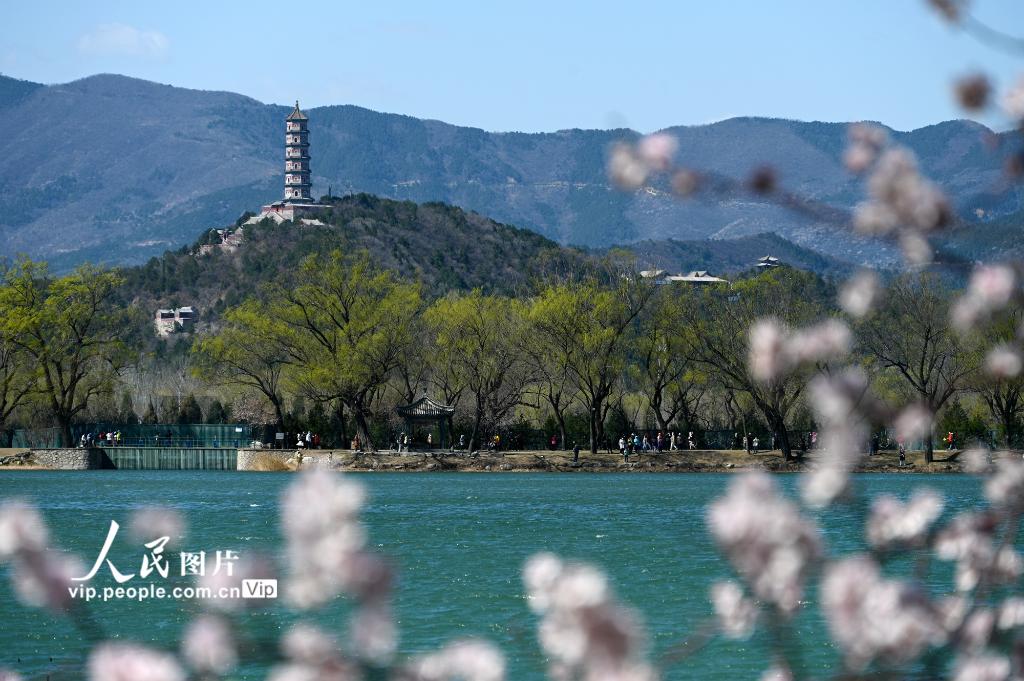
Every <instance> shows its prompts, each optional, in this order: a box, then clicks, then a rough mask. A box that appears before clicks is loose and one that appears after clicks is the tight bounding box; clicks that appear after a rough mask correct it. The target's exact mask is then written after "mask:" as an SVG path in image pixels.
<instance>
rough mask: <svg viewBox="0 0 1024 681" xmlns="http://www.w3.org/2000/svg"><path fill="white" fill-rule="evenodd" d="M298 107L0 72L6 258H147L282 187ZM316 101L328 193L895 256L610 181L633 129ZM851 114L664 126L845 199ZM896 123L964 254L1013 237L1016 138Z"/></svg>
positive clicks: (609, 237) (650, 238) (757, 202)
mask: <svg viewBox="0 0 1024 681" xmlns="http://www.w3.org/2000/svg"><path fill="white" fill-rule="evenodd" d="M288 110H289V109H288V107H282V106H274V105H267V104H262V103H260V102H257V101H256V100H253V99H250V98H248V97H244V96H242V95H237V94H232V93H228V92H206V91H198V90H188V89H183V88H176V87H171V86H167V85H159V84H156V83H151V82H147V81H143V80H137V79H132V78H127V77H124V76H116V75H98V76H92V77H89V78H85V79H82V80H79V81H75V82H72V83H67V84H62V85H46V86H44V85H39V84H36V83H30V82H26V81H20V80H14V79H11V78H5V77H2V76H0V133H2V134H0V253H6V254H13V253H16V252H25V253H28V254H29V255H32V256H33V257H38V258H46V259H48V260H50V261H51V263H53V264H54V266H55V267H57V268H64V267H68V266H70V265H73V264H75V263H78V262H81V261H84V260H90V261H93V262H109V263H133V262H141V261H143V260H145V259H147V258H149V257H150V256H153V255H158V254H160V253H162V252H163V251H165V250H167V249H173V248H176V247H178V246H181V245H183V244H187V243H190V242H192V241H193V240H194V239H195V238H196V236H197V235H198V234H199V233H200V232H202V231H203V230H204V229H207V228H209V227H212V226H218V225H224V224H228V223H231V222H233V221H234V220H235V218H237V217H238V215H239V214H240V213H242V212H243V211H244V210H253V209H258V207H259V206H260V205H261V204H263V203H266V202H269V201H272V200H276V199H278V198H280V196H281V185H282V173H283V160H282V156H283V153H282V152H283V132H284V117H285V115H286V114H287V113H288ZM307 113H308V114H309V117H310V129H311V131H312V132H311V143H312V168H313V180H314V194H315V195H321V194H326V193H327V190H328V188H329V187H330V188H331V189H332V190H333V193H334V194H335V195H339V194H344V193H349V192H369V193H372V194H376V195H379V196H383V197H388V198H394V199H409V200H413V201H417V202H426V201H443V202H447V203H451V204H455V205H458V206H461V207H463V208H466V209H468V210H472V211H476V212H478V213H480V214H482V215H485V216H487V217H489V218H493V219H495V220H498V221H499V222H502V223H508V224H513V225H516V226H518V227H522V228H527V229H530V230H532V231H535V232H538V233H540V234H542V235H544V236H546V237H548V238H550V239H553V240H554V241H557V242H559V243H561V244H572V245H578V246H584V247H591V248H603V247H607V246H610V245H613V244H640V243H641V242H646V243H643V244H642V245H639V246H638V247H637V248H638V249H639V250H640V251H643V252H649V253H651V256H652V258H656V257H659V256H664V255H665V254H666V253H669V252H676V253H677V256H678V257H679V258H681V259H680V262H682V261H686V262H696V259H695V258H689V260H687V259H686V258H687V257H689V256H688V255H687V253H691V252H693V251H695V250H696V247H695V246H687V247H686V249H687V251H686V253H682V254H680V253H678V249H679V246H678V244H676V245H672V244H668V243H660V242H663V241H666V240H675V241H686V242H694V241H703V240H719V241H720V240H724V239H734V238H736V237H750V236H752V235H761V234H765V233H774V234H776V235H778V236H780V237H782V238H784V239H786V240H788V241H790V242H792V243H794V244H797V245H798V246H800V247H803V248H806V249H810V251H816V252H817V253H820V254H825V255H828V256H832V257H834V258H838V259H839V260H841V261H844V262H846V263H866V264H871V265H885V264H887V263H889V262H891V260H892V257H893V253H892V249H891V248H889V247H888V246H885V245H884V244H878V243H876V242H869V241H863V240H859V239H857V238H854V237H852V236H850V235H849V234H848V232H847V231H846V230H844V229H843V228H842V227H841V226H838V227H837V226H836V225H835V224H829V223H823V222H821V221H820V220H818V219H816V218H815V217H813V216H812V215H809V214H806V213H799V212H793V211H791V210H787V209H784V208H780V207H779V206H777V205H775V204H774V203H772V202H770V201H768V200H767V199H766V198H765V197H763V196H759V195H757V194H752V193H748V192H745V191H737V192H733V193H730V194H715V195H713V196H708V197H703V198H702V197H698V198H694V199H689V200H679V199H676V198H674V197H672V196H671V195H670V194H669V192H667V191H666V190H665V188H664V187H659V186H657V185H655V186H654V187H652V188H650V189H648V190H644V191H640V192H637V193H633V194H626V193H623V192H620V191H617V190H615V189H614V188H613V187H611V186H610V184H609V182H608V179H607V177H606V173H605V161H606V155H607V152H608V149H609V147H610V146H611V145H613V144H614V143H615V142H616V141H619V140H623V139H625V140H632V139H636V138H637V137H638V134H637V133H636V132H634V131H631V130H563V131H559V132H554V133H544V134H525V133H492V132H485V131H483V130H478V129H475V128H463V127H457V126H453V125H448V124H445V123H441V122H438V121H430V120H419V119H416V118H411V117H408V116H400V115H395V114H383V113H377V112H374V111H369V110H366V109H362V108H359V107H355V106H328V107H319V108H314V109H310V110H308V111H307ZM846 127H847V124H844V123H818V122H813V123H803V122H796V121H787V120H773V119H763V118H735V119H730V120H726V121H722V122H720V123H714V124H711V125H703V126H688V127H676V128H670V129H668V132H670V133H672V134H674V135H676V136H677V137H678V139H679V141H680V148H679V159H680V162H682V163H685V164H686V165H687V166H690V167H694V168H697V169H700V170H704V171H712V172H715V173H718V174H720V175H723V176H727V177H731V178H735V179H737V180H740V181H742V180H743V179H744V178H745V177H747V176H748V174H749V173H750V172H751V170H752V169H754V168H756V167H758V166H761V165H764V164H771V165H772V166H773V167H774V168H775V169H776V170H777V173H778V177H779V182H780V186H781V187H782V188H784V189H785V190H787V191H790V192H793V193H795V194H798V195H800V196H802V197H806V198H809V199H813V200H815V201H818V202H822V203H826V204H829V205H831V206H834V207H836V208H837V209H839V210H840V211H848V210H849V209H850V208H851V207H852V206H853V205H854V204H855V203H856V202H857V201H859V200H861V199H862V198H863V188H862V186H861V183H860V182H859V181H858V180H857V179H856V178H854V177H852V176H851V175H850V174H849V173H847V172H846V171H845V170H844V169H843V167H842V164H841V159H840V157H841V154H842V150H843V147H844V145H845V138H846ZM891 134H892V136H893V137H894V138H895V139H896V140H897V141H898V142H900V143H901V144H905V145H907V146H909V147H910V148H911V149H913V150H914V152H915V153H917V155H918V157H919V159H920V161H921V165H922V169H923V171H924V172H925V173H926V174H927V175H928V176H929V177H931V178H932V179H933V180H935V181H936V182H937V183H938V184H939V185H941V186H942V187H943V188H944V189H945V190H946V191H947V193H948V194H949V195H950V196H951V197H953V199H954V202H955V207H956V210H957V212H958V214H960V215H961V216H962V217H963V219H964V220H965V221H968V222H969V223H970V224H969V225H968V232H967V233H968V234H970V235H971V237H970V238H961V239H960V241H958V242H957V244H958V247H959V248H963V249H964V250H965V252H967V253H968V255H970V252H971V248H972V247H973V244H975V243H983V244H985V245H986V248H989V249H991V248H1020V246H1019V242H1020V241H1022V239H1021V238H1020V236H1021V221H1020V219H1019V216H1020V215H1021V189H1020V187H1019V186H1018V185H1016V184H1012V183H1007V182H1006V181H1005V179H1004V178H1003V175H1002V168H1003V166H1004V163H1005V159H1006V157H1007V156H1008V155H1009V154H1010V153H1013V151H1014V148H1015V145H1014V144H1013V143H1012V142H1011V141H1010V140H1008V135H1009V134H1010V133H1002V134H996V133H992V132H991V131H989V130H988V129H986V128H984V127H983V126H981V125H978V124H976V123H971V122H966V121H948V122H945V123H940V124H937V125H933V126H929V127H926V128H921V129H919V130H915V131H912V132H897V131H892V132H891ZM974 223H977V224H974ZM763 238H764V237H760V236H759V237H757V239H763ZM650 242H654V243H650ZM755 242H756V240H755ZM747 243H751V242H750V241H749V240H748V241H747ZM776 244H777V246H778V247H779V249H783V250H784V249H785V248H786V245H785V242H782V241H781V240H780V241H778V242H776ZM709 248H710V247H709ZM714 248H715V249H717V250H716V252H718V253H720V254H721V252H722V247H721V246H715V247H714ZM726 250H728V249H726ZM986 254H988V252H986ZM744 257H745V256H744ZM823 262H824V261H823Z"/></svg>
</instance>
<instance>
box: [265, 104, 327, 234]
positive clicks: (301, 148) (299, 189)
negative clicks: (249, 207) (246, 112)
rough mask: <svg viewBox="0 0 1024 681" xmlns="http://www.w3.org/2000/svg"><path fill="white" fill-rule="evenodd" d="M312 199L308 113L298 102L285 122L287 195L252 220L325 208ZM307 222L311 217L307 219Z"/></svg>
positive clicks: (278, 218) (290, 216)
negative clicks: (303, 110)
mask: <svg viewBox="0 0 1024 681" xmlns="http://www.w3.org/2000/svg"><path fill="white" fill-rule="evenodd" d="M322 208H323V206H321V205H320V204H318V203H316V202H315V201H314V200H313V183H312V182H311V181H310V174H309V117H308V116H307V115H306V114H304V113H302V109H300V108H299V103H298V102H297V101H296V102H295V108H294V109H293V110H292V112H291V113H290V114H288V117H287V118H286V119H285V123H284V199H283V200H282V201H275V202H274V203H271V204H269V205H267V206H263V210H262V211H260V214H259V215H257V216H254V217H252V218H250V219H249V222H250V223H254V222H259V221H260V220H262V219H263V218H268V217H269V218H272V219H274V220H276V221H277V222H282V221H284V220H295V219H297V218H299V217H300V216H301V215H302V214H303V213H305V212H307V211H314V210H318V209H322ZM307 222H308V220H307Z"/></svg>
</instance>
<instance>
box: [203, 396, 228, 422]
mask: <svg viewBox="0 0 1024 681" xmlns="http://www.w3.org/2000/svg"><path fill="white" fill-rule="evenodd" d="M227 420H228V413H227V411H226V410H225V409H224V404H223V403H222V402H221V401H220V400H218V399H214V400H213V401H212V402H210V406H209V408H208V409H207V410H206V422H207V423H227Z"/></svg>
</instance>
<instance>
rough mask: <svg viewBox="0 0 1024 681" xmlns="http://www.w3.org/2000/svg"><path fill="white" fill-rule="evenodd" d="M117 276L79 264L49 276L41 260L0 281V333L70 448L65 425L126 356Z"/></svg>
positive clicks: (106, 384)
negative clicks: (28, 370) (23, 363)
mask: <svg viewBox="0 0 1024 681" xmlns="http://www.w3.org/2000/svg"><path fill="white" fill-rule="evenodd" d="M121 283H122V279H121V275H120V274H118V273H117V272H113V271H107V270H101V269H99V268H96V267H92V266H90V265H83V266H81V267H79V268H78V269H76V270H75V271H73V272H72V273H71V274H68V275H66V276H63V277H59V278H52V277H50V276H49V274H48V272H47V268H46V265H45V264H41V263H34V262H32V261H30V260H27V259H24V260H20V261H19V262H18V263H17V264H15V266H14V267H12V268H11V269H9V270H8V271H7V272H6V273H5V277H4V280H3V284H2V286H0V336H2V337H4V338H6V339H9V342H11V343H13V344H14V345H15V346H16V347H18V348H20V349H21V350H22V351H23V352H24V353H25V355H26V356H27V357H28V358H30V360H31V362H32V364H33V365H34V370H35V378H36V384H37V385H38V387H39V392H40V394H41V397H42V399H43V401H44V403H45V404H46V406H47V407H48V409H49V411H50V414H51V416H52V417H53V419H54V420H55V421H56V422H57V425H58V427H59V429H60V439H61V444H62V445H63V446H71V445H72V444H73V443H72V437H71V424H72V422H73V421H74V419H75V417H76V416H78V415H79V414H80V413H82V412H83V411H84V410H85V409H86V408H87V407H88V405H89V402H90V400H92V399H93V398H94V397H96V396H97V395H100V394H103V393H106V392H109V391H110V390H111V389H112V379H113V377H114V376H115V375H116V374H117V373H118V372H119V371H120V370H121V369H122V368H123V367H124V366H125V365H126V364H127V363H128V361H129V360H130V359H131V358H132V353H131V350H130V349H129V348H128V347H127V346H126V344H125V343H124V342H123V341H122V340H121V339H122V337H123V336H124V333H125V328H126V326H127V321H128V315H127V313H126V311H125V310H124V309H123V308H120V307H118V305H117V304H116V300H115V295H116V293H117V289H118V287H119V286H120V285H121Z"/></svg>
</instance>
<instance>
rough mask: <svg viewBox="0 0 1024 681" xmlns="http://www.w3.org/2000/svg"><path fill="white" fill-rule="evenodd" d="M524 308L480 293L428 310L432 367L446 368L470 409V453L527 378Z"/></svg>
mask: <svg viewBox="0 0 1024 681" xmlns="http://www.w3.org/2000/svg"><path fill="white" fill-rule="evenodd" d="M524 316H525V315H524V310H523V305H522V304H521V303H519V302H518V301H515V300H513V299H511V298H505V297H502V296H487V295H484V294H483V293H482V292H481V291H480V290H479V289H475V290H473V291H472V292H470V293H469V294H466V295H463V296H458V295H449V296H448V297H446V298H442V299H440V300H438V301H437V302H435V303H434V305H432V306H431V307H430V309H428V310H427V313H426V315H425V319H426V322H427V325H428V327H429V328H430V329H431V331H432V334H433V338H434V352H435V356H434V363H435V364H437V365H442V366H445V367H448V368H449V369H450V371H451V374H452V376H454V377H455V380H456V381H457V382H458V383H459V384H460V385H461V386H462V387H464V388H465V390H466V391H467V392H468V394H469V396H470V398H471V399H472V405H473V407H472V408H473V422H472V423H473V425H472V428H471V430H470V435H469V445H468V450H469V451H473V450H474V449H475V448H476V447H477V445H478V444H479V443H480V440H481V439H482V436H483V434H482V433H481V430H483V433H490V432H491V430H493V429H494V428H496V427H497V426H498V425H499V424H500V423H501V422H502V420H503V419H504V418H505V417H506V416H508V414H509V413H510V412H511V411H512V410H513V409H514V408H515V407H516V406H518V405H520V404H521V403H522V400H523V391H524V389H525V387H526V384H527V383H528V382H529V378H530V374H529V371H528V365H527V364H526V362H525V358H524V356H523V354H522V352H521V351H520V344H519V342H518V341H519V338H521V337H522V335H523V333H524V329H525V323H524Z"/></svg>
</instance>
